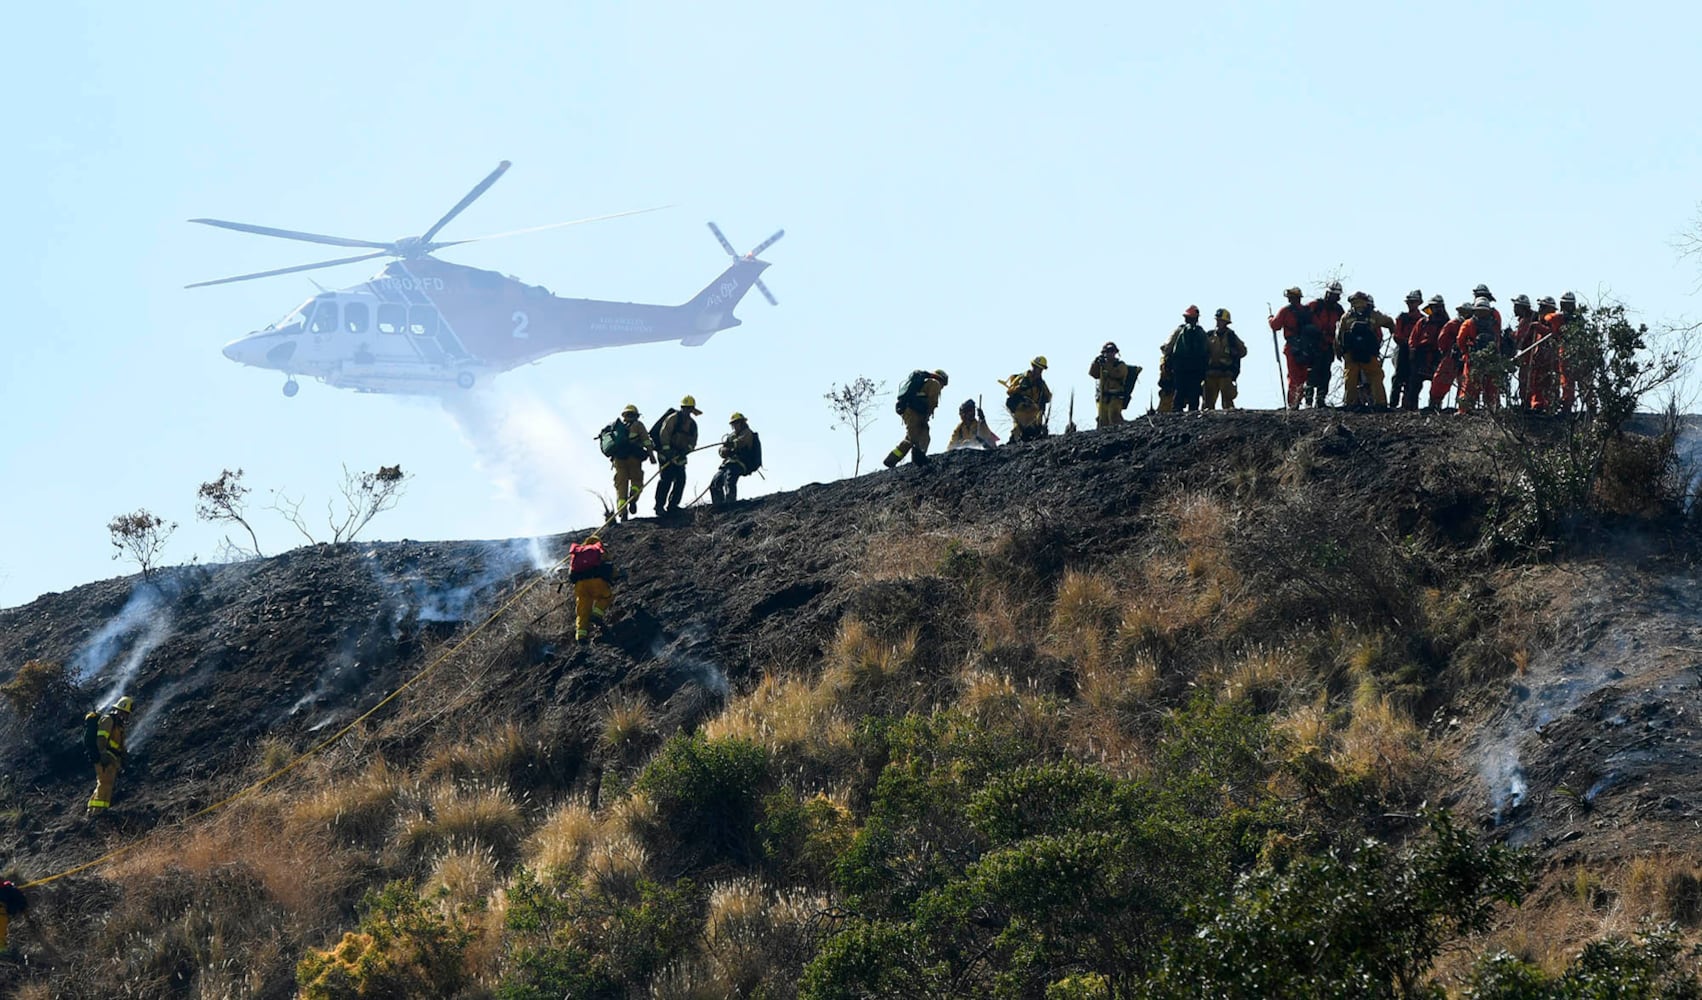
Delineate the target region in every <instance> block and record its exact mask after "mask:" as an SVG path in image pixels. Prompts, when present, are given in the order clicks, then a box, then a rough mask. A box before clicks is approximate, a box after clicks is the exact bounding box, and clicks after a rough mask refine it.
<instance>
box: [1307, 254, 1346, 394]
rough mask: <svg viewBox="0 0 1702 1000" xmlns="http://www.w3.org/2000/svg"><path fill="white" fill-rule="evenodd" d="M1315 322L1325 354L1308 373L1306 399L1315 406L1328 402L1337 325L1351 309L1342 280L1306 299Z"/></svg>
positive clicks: (1331, 283) (1333, 282)
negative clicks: (1345, 300) (1346, 304)
mask: <svg viewBox="0 0 1702 1000" xmlns="http://www.w3.org/2000/svg"><path fill="white" fill-rule="evenodd" d="M1306 308H1307V309H1308V310H1310V311H1311V313H1312V322H1314V323H1316V324H1317V325H1318V330H1319V332H1320V333H1321V334H1322V335H1323V339H1324V352H1323V355H1322V356H1321V357H1320V358H1319V359H1318V360H1317V361H1316V362H1315V363H1314V364H1313V365H1312V370H1311V371H1310V372H1308V373H1307V376H1306V401H1307V402H1309V403H1311V404H1312V405H1313V406H1328V405H1330V404H1329V396H1330V375H1331V369H1332V368H1333V366H1334V365H1333V363H1334V360H1335V355H1336V327H1338V326H1340V325H1341V321H1342V317H1343V316H1345V315H1347V309H1346V307H1344V306H1343V305H1342V283H1341V282H1339V281H1332V282H1330V284H1329V287H1328V288H1325V289H1324V297H1323V298H1321V299H1313V300H1312V301H1311V302H1308V303H1306Z"/></svg>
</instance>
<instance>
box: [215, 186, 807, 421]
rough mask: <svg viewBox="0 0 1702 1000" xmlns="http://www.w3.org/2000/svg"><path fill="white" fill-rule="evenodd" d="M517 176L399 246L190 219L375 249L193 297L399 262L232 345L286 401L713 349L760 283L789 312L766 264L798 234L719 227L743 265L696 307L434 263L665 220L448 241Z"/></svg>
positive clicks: (712, 286)
mask: <svg viewBox="0 0 1702 1000" xmlns="http://www.w3.org/2000/svg"><path fill="white" fill-rule="evenodd" d="M509 166H510V164H509V161H507V160H503V161H502V162H501V163H500V164H498V165H497V168H496V169H495V170H493V171H491V172H490V174H489V175H488V176H486V177H485V179H484V180H482V181H480V182H479V183H478V184H476V185H475V186H474V187H473V189H472V190H471V191H469V192H467V195H466V196H465V197H463V198H462V199H461V200H460V201H459V202H457V203H456V204H455V207H453V208H451V209H450V210H449V211H448V212H446V213H445V214H444V216H443V217H442V218H441V219H438V220H437V222H436V223H434V224H433V225H432V226H431V228H430V229H427V230H426V231H425V232H423V233H421V234H420V235H418V236H408V237H403V238H402V239H398V240H390V241H384V240H358V239H348V238H346V237H341V236H326V235H323V234H319V233H305V232H298V231H295V230H290V229H274V228H272V227H269V226H256V225H250V224H248V223H244V222H227V221H225V220H222V219H190V220H189V221H190V222H194V223H199V224H201V225H205V226H215V227H218V228H220V229H231V230H235V231H237V232H243V233H254V234H257V235H260V236H273V237H278V238H280V239H287V240H300V241H303V242H307V243H319V244H327V245H330V246H338V247H354V248H359V249H362V250H366V251H367V252H365V253H360V254H356V255H354V256H352V257H342V258H338V259H336V260H326V261H319V262H317V263H313V264H299V265H296V266H294V267H280V268H276V269H274V270H270V271H258V272H255V273H253V274H239V275H235V276H233V277H229V278H217V279H214V280H212V281H198V282H196V283H194V284H192V285H186V286H184V287H186V288H204V287H207V286H209V285H223V284H229V283H230V282H234V281H250V280H253V279H255V278H269V277H273V276H276V275H280V274H293V273H296V272H299V271H312V270H317V269H319V268H324V267H336V266H338V265H341V264H352V263H355V262H357V261H363V260H372V259H374V258H378V257H393V258H395V259H394V260H392V261H390V262H389V263H387V264H385V265H384V267H383V269H382V270H380V271H379V272H378V273H377V274H375V275H373V276H372V277H371V278H369V279H368V280H367V281H365V282H364V283H362V284H359V285H355V286H353V287H350V288H342V289H336V290H326V289H324V288H323V287H321V290H320V292H319V293H318V294H317V295H314V296H313V297H312V298H310V299H308V300H307V301H306V302H303V303H302V304H301V305H299V306H297V307H296V308H295V309H293V310H291V311H290V312H289V314H288V315H286V316H285V317H284V318H283V319H281V320H279V321H277V322H276V323H273V324H271V325H269V326H267V327H266V328H265V329H262V330H256V331H254V332H253V333H249V334H247V335H245V336H242V337H239V338H237V339H236V340H233V341H231V342H230V343H229V344H226V345H225V348H224V355H225V357H227V358H230V359H231V360H232V361H235V362H238V363H239V364H244V365H251V366H253V367H256V368H268V369H272V370H274V371H279V372H282V373H283V374H284V395H285V396H294V395H295V394H296V393H297V392H298V391H300V385H299V383H297V382H296V376H298V375H301V376H306V377H311V378H317V379H319V380H320V381H322V382H324V383H325V384H327V385H330V386H333V387H336V388H343V389H353V390H355V391H358V392H382V393H412V394H436V393H443V392H446V391H447V392H453V391H455V389H461V390H467V389H471V388H473V386H474V385H477V384H480V382H481V380H483V379H486V378H488V377H490V376H493V375H496V374H499V373H501V372H505V371H508V370H509V369H512V368H516V367H518V366H520V365H524V364H530V363H533V362H535V361H538V360H539V359H541V358H544V357H547V356H549V355H551V354H557V353H560V352H562V351H589V350H596V349H599V348H604V347H625V346H628V345H631V344H645V343H656V342H661V341H669V340H677V341H679V342H680V343H681V344H684V345H686V346H688V347H697V346H701V345H702V344H704V343H706V342H707V341H708V340H709V338H710V337H712V336H714V335H715V334H717V333H719V332H721V331H722V330H727V329H731V328H732V327H735V326H739V325H741V324H742V322H743V321H742V320H740V319H739V318H738V317H736V316H734V315H733V309H734V308H735V307H736V306H737V305H738V304H739V302H740V300H742V299H743V298H744V296H745V293H746V292H748V291H750V290H751V288H753V287H754V288H755V289H756V290H757V291H758V292H760V293H761V294H762V296H763V297H764V298H766V299H767V300H768V302H769V304H770V305H779V304H780V303H779V302H778V301H777V300H776V299H775V298H774V294H773V293H772V292H770V291H769V290H768V286H767V285H765V284H763V282H762V277H761V276H762V272H763V271H764V270H766V269H767V268H768V266H769V265H768V262H767V261H764V260H759V259H758V257H757V255H758V254H760V253H762V252H763V251H764V250H767V249H768V248H769V247H771V246H773V245H774V243H775V241H776V240H778V239H780V237H782V236H784V235H786V231H785V230H780V231H778V232H776V233H775V234H774V235H773V236H770V237H769V238H768V239H766V240H763V241H762V242H761V243H759V244H757V245H756V247H755V248H754V249H752V250H750V251H749V252H748V253H744V254H740V253H739V252H738V251H736V250H734V249H733V244H732V243H731V242H729V241H728V239H727V237H726V236H725V235H723V234H722V232H721V229H720V227H718V226H716V225H715V223H713V222H711V223H709V231H710V232H711V233H714V234H715V239H716V240H717V241H719V242H720V244H721V248H722V249H723V250H725V251H726V252H727V256H729V257H731V258H732V263H731V264H730V265H729V266H728V267H727V268H726V270H724V271H722V272H721V274H720V275H719V276H718V277H716V278H715V280H714V281H711V282H710V283H709V284H708V285H707V286H706V287H705V288H704V289H703V290H702V291H700V292H698V293H697V294H696V295H695V296H693V297H692V298H691V299H689V300H687V301H686V302H684V303H682V304H680V305H672V306H670V305H648V304H644V303H637V302H604V301H600V300H597V299H568V298H562V297H561V296H558V295H554V294H552V293H551V292H550V291H549V290H548V289H547V288H544V287H542V286H539V285H528V284H526V283H525V282H522V281H520V280H518V279H516V278H512V277H509V276H507V275H504V274H499V273H498V272H496V271H485V270H481V269H479V268H474V267H466V266H463V265H460V264H451V263H448V262H446V261H441V260H438V259H437V258H436V257H434V256H432V254H434V253H436V252H437V251H439V250H443V249H446V248H448V247H453V246H461V245H463V244H467V243H477V242H480V241H481V240H492V239H499V238H501V237H505V236H517V235H520V234H522V233H533V232H540V231H543V230H546V229H559V228H562V227H564V226H575V225H580V224H583V223H587V222H600V221H602V220H605V219H614V218H620V217H622V216H627V215H637V214H639V213H641V212H649V211H655V210H654V209H638V210H636V211H632V212H617V213H615V214H613V215H600V216H595V217H592V218H588V219H575V220H573V221H571V222H559V223H555V224H553V225H547V226H534V227H531V228H529V229H518V230H513V231H511V232H506V233H494V234H491V235H489V236H477V237H473V238H471V239H465V240H444V241H437V240H436V239H435V238H436V236H437V234H438V233H439V232H440V231H441V230H442V229H443V228H444V227H445V226H447V225H448V224H449V223H450V222H451V221H452V220H453V219H454V218H455V217H456V216H458V215H460V214H461V212H462V211H463V210H465V209H466V208H467V206H468V205H471V204H472V203H473V202H474V201H475V200H477V199H478V198H479V196H480V195H482V194H484V193H485V192H486V191H487V190H489V189H490V186H491V185H492V184H495V183H496V182H497V180H498V179H499V178H500V177H502V175H503V174H504V173H505V172H506V171H507V170H508V168H509ZM315 284H317V282H316V283H315Z"/></svg>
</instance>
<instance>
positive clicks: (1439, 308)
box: [1395, 295, 1448, 411]
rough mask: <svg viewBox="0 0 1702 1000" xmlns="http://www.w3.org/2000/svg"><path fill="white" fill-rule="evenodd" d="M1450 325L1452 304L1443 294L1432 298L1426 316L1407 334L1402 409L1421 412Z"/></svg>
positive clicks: (1396, 320) (1427, 305)
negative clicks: (1442, 341) (1443, 332)
mask: <svg viewBox="0 0 1702 1000" xmlns="http://www.w3.org/2000/svg"><path fill="white" fill-rule="evenodd" d="M1395 322H1396V323H1399V322H1400V317H1399V316H1397V317H1395ZM1447 325H1448V302H1447V300H1446V299H1444V298H1442V296H1440V295H1432V296H1431V297H1430V301H1429V303H1427V304H1426V305H1425V307H1424V309H1423V317H1422V318H1421V319H1420V320H1419V321H1418V322H1417V323H1415V324H1414V325H1413V326H1412V329H1411V330H1409V331H1408V334H1407V384H1406V388H1405V389H1404V390H1403V391H1402V393H1401V409H1403V410H1408V411H1412V410H1416V409H1418V400H1419V397H1420V396H1422V395H1423V394H1424V383H1425V382H1426V381H1428V380H1430V379H1431V378H1434V377H1435V375H1436V368H1437V365H1438V364H1439V363H1440V361H1441V358H1442V355H1441V349H1440V347H1439V344H1440V342H1441V335H1442V328H1443V327H1445V326H1447Z"/></svg>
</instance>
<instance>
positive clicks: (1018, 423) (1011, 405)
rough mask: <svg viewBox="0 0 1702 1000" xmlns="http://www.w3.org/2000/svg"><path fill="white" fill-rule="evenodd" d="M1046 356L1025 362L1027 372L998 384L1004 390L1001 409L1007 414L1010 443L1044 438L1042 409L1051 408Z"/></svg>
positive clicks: (1044, 423)
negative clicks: (1009, 427)
mask: <svg viewBox="0 0 1702 1000" xmlns="http://www.w3.org/2000/svg"><path fill="white" fill-rule="evenodd" d="M1045 375H1046V355H1044V354H1041V355H1037V356H1036V357H1035V359H1034V360H1033V361H1031V362H1029V365H1028V371H1025V372H1022V373H1020V374H1017V375H1012V376H1011V377H1010V378H1008V379H1003V380H1001V381H1000V383H999V384H1000V385H1003V386H1004V387H1005V409H1006V410H1008V411H1010V415H1011V422H1012V424H1013V425H1014V426H1013V427H1012V429H1011V441H1012V442H1013V443H1015V442H1017V441H1034V440H1038V439H1039V438H1043V437H1045V436H1046V435H1047V434H1048V433H1049V431H1048V429H1047V427H1046V408H1047V407H1048V406H1050V405H1052V390H1051V389H1050V388H1049V387H1048V386H1047V385H1046V377H1045Z"/></svg>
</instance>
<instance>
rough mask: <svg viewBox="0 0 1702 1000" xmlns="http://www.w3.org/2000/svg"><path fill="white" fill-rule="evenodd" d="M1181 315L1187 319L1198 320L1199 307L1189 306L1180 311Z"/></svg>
mask: <svg viewBox="0 0 1702 1000" xmlns="http://www.w3.org/2000/svg"><path fill="white" fill-rule="evenodd" d="M1182 315H1183V316H1186V317H1187V318H1189V319H1199V318H1200V307H1199V306H1189V307H1188V308H1186V309H1184V310H1182Z"/></svg>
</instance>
